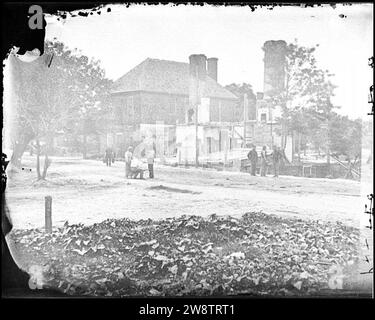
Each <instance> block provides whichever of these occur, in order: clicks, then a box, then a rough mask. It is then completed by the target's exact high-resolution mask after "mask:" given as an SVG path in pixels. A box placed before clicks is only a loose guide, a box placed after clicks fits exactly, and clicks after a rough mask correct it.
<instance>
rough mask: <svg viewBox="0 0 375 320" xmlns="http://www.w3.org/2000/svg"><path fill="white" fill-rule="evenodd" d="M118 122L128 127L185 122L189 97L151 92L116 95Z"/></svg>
mask: <svg viewBox="0 0 375 320" xmlns="http://www.w3.org/2000/svg"><path fill="white" fill-rule="evenodd" d="M113 102H114V104H115V108H116V115H117V118H116V120H117V122H119V123H122V124H128V125H133V124H134V125H139V124H141V123H150V124H152V123H155V122H156V121H164V123H165V124H176V120H178V121H179V122H180V123H183V122H184V121H185V117H184V110H185V108H186V106H187V105H188V97H187V96H182V95H169V94H160V93H151V92H135V93H127V94H121V95H116V96H115V97H114V98H113Z"/></svg>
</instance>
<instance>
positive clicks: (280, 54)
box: [262, 40, 287, 96]
mask: <svg viewBox="0 0 375 320" xmlns="http://www.w3.org/2000/svg"><path fill="white" fill-rule="evenodd" d="M262 49H263V51H264V83H263V92H264V94H265V95H266V96H272V95H276V94H279V93H280V92H282V91H283V90H284V89H285V66H286V49H287V45H286V42H285V41H283V40H278V41H274V40H270V41H266V42H265V43H264V46H263V48H262Z"/></svg>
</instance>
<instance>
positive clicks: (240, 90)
mask: <svg viewBox="0 0 375 320" xmlns="http://www.w3.org/2000/svg"><path fill="white" fill-rule="evenodd" d="M225 89H227V90H229V91H230V92H232V93H233V94H234V95H235V96H237V97H238V98H239V100H238V103H237V107H236V110H237V112H236V113H237V118H238V119H241V120H242V118H243V109H244V96H245V94H247V99H248V111H247V114H248V119H256V107H255V103H256V96H255V94H254V91H253V87H252V86H251V84H248V83H242V84H236V83H232V84H229V85H226V86H225Z"/></svg>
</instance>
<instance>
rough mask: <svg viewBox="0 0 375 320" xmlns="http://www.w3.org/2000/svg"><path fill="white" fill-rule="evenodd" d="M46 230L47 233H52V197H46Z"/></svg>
mask: <svg viewBox="0 0 375 320" xmlns="http://www.w3.org/2000/svg"><path fill="white" fill-rule="evenodd" d="M45 228H46V232H48V233H51V232H52V197H51V196H46V197H45Z"/></svg>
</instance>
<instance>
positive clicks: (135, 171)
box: [103, 147, 156, 179]
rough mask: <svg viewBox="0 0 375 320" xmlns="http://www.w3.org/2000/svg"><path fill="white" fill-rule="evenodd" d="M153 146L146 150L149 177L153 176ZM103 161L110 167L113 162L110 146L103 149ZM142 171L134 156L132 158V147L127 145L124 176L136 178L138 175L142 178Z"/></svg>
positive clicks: (113, 154) (113, 157)
mask: <svg viewBox="0 0 375 320" xmlns="http://www.w3.org/2000/svg"><path fill="white" fill-rule="evenodd" d="M155 155H156V152H155V148H152V149H149V150H146V157H147V167H148V173H149V178H150V179H153V178H154V162H155ZM103 162H104V163H105V164H106V165H107V166H108V167H110V166H111V165H112V163H114V162H115V153H114V151H113V149H112V148H110V147H108V148H107V149H106V150H105V153H104V160H103ZM144 171H146V170H143V169H142V168H140V166H139V165H137V164H136V161H135V158H134V152H133V147H129V148H128V149H127V151H126V152H125V177H126V178H128V179H129V178H132V179H136V178H137V177H138V176H139V178H140V179H144V177H143V174H144Z"/></svg>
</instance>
